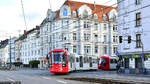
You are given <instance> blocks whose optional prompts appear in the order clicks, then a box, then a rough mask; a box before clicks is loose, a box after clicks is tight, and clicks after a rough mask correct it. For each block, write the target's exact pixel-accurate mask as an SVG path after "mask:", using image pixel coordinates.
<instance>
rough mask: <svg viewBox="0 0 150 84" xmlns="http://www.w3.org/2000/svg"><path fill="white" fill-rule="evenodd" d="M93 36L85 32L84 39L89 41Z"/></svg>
mask: <svg viewBox="0 0 150 84" xmlns="http://www.w3.org/2000/svg"><path fill="white" fill-rule="evenodd" d="M90 37H91V34H86V33H84V41H89V40H90Z"/></svg>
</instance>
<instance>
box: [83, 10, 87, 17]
mask: <svg viewBox="0 0 150 84" xmlns="http://www.w3.org/2000/svg"><path fill="white" fill-rule="evenodd" d="M83 17H84V18H88V11H87V10H84V12H83Z"/></svg>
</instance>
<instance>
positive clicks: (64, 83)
mask: <svg viewBox="0 0 150 84" xmlns="http://www.w3.org/2000/svg"><path fill="white" fill-rule="evenodd" d="M56 81H57V82H60V83H63V84H67V82H65V81H62V80H56Z"/></svg>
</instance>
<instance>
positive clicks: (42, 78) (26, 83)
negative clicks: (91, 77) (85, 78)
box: [0, 69, 89, 84]
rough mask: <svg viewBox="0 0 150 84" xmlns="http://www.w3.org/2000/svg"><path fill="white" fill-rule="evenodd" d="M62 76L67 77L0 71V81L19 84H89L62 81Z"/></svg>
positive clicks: (31, 72)
mask: <svg viewBox="0 0 150 84" xmlns="http://www.w3.org/2000/svg"><path fill="white" fill-rule="evenodd" d="M63 76H67V75H65V74H64V75H55V74H52V73H49V71H48V70H31V69H24V70H18V71H0V81H12V82H15V81H21V84H89V83H88V82H80V81H72V80H64V79H62V77H63Z"/></svg>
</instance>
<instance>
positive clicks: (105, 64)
mask: <svg viewBox="0 0 150 84" xmlns="http://www.w3.org/2000/svg"><path fill="white" fill-rule="evenodd" d="M116 66H117V60H116V57H109V56H101V57H100V58H98V69H103V70H110V69H116Z"/></svg>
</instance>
